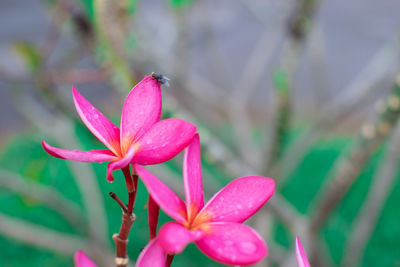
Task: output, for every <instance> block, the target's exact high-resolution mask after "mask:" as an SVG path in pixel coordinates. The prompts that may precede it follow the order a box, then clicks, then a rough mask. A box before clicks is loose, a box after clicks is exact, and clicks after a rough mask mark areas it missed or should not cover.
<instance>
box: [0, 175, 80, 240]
mask: <svg viewBox="0 0 400 267" xmlns="http://www.w3.org/2000/svg"><path fill="white" fill-rule="evenodd" d="M0 187H2V188H4V189H6V190H8V191H11V192H14V193H16V194H20V195H24V196H28V197H29V198H31V199H34V200H36V201H39V202H40V203H41V204H43V205H45V206H48V207H49V208H51V209H53V210H54V211H56V212H59V213H60V214H61V215H63V216H64V217H65V218H66V219H67V220H68V221H69V222H70V223H71V224H72V225H74V226H75V227H76V229H78V230H80V231H83V232H85V231H87V229H86V228H85V225H86V222H85V221H84V220H83V218H82V214H83V212H82V211H81V209H80V208H79V206H78V205H77V204H75V203H73V202H72V201H70V200H69V199H67V198H65V197H64V196H63V195H62V194H61V193H59V192H57V191H56V190H55V189H53V188H51V187H50V186H46V185H42V184H39V183H35V182H33V181H32V180H28V179H26V178H23V177H21V176H20V175H18V174H16V173H13V172H10V171H6V170H3V169H0ZM77 226H78V227H77Z"/></svg>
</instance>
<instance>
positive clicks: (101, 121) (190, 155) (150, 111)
mask: <svg viewBox="0 0 400 267" xmlns="http://www.w3.org/2000/svg"><path fill="white" fill-rule="evenodd" d="M166 81H167V79H166V78H165V77H164V76H162V75H160V74H155V73H152V74H151V75H150V76H146V77H144V79H143V80H142V81H140V82H139V83H138V84H137V85H136V86H135V87H134V88H133V89H132V90H131V92H130V93H129V94H128V96H127V98H126V100H125V103H124V106H123V108H122V115H121V123H120V127H117V126H116V125H115V124H113V123H112V122H111V121H110V120H109V119H107V118H106V117H105V116H104V115H103V114H102V113H101V112H100V111H98V110H97V109H96V108H95V107H94V106H93V105H92V104H90V102H89V101H88V100H86V99H85V98H84V97H83V96H82V95H81V94H80V93H79V92H78V91H77V90H76V89H75V88H74V87H73V89H72V96H73V99H74V103H75V107H76V110H77V112H78V114H79V116H80V117H81V119H82V121H83V122H84V124H85V125H86V126H87V127H88V129H89V130H90V131H91V132H92V133H93V134H94V135H95V136H96V137H97V138H98V139H99V140H100V141H101V142H102V143H103V144H104V145H105V146H106V147H107V149H102V150H90V151H78V150H66V149H61V148H56V147H53V146H51V145H49V144H48V143H46V142H45V141H43V142H42V145H43V148H44V149H45V150H46V151H47V152H48V153H49V154H50V155H52V156H54V157H57V158H61V159H67V160H73V161H81V162H104V161H109V162H110V163H108V165H107V173H106V179H107V181H109V182H112V181H113V180H114V177H113V171H115V170H119V169H120V170H122V173H123V174H124V177H125V182H126V187H127V193H128V202H127V205H125V204H124V202H123V201H122V200H121V199H120V198H119V197H118V196H116V194H115V193H113V192H111V193H110V196H111V197H112V198H113V199H114V200H115V201H116V202H117V203H118V204H119V206H120V207H121V209H122V211H123V216H122V223H121V227H120V231H119V233H116V234H114V235H113V240H114V242H115V251H116V252H115V254H116V257H115V263H116V265H117V266H127V265H128V263H129V260H128V252H127V243H128V237H129V233H130V230H131V228H132V226H133V223H134V221H135V219H136V216H135V214H134V213H133V210H134V205H135V199H136V195H137V185H138V178H141V179H142V181H143V183H144V184H145V186H146V188H147V191H148V192H149V200H148V223H149V224H148V227H149V233H150V235H149V236H150V237H149V243H148V245H147V246H146V247H145V248H144V250H143V251H142V253H141V254H140V255H139V258H138V259H137V262H136V266H138V267H143V266H149V267H150V266H152V267H157V266H170V265H171V263H172V260H173V258H174V255H176V254H179V253H181V252H182V251H183V250H184V248H185V247H186V245H187V244H189V243H192V242H193V243H195V244H196V245H197V247H198V248H199V249H200V250H201V251H202V252H203V253H204V254H205V255H207V256H208V257H210V258H212V259H213V260H216V261H218V262H220V263H224V264H228V265H248V264H254V263H257V262H259V261H260V260H262V259H263V258H264V257H266V256H267V254H268V249H267V246H266V243H265V241H264V240H263V239H262V238H261V236H260V235H259V234H258V233H257V232H256V231H255V230H254V229H252V228H251V227H249V226H247V225H245V224H243V223H244V222H245V221H246V220H247V219H248V218H250V217H251V216H252V215H253V214H255V213H256V212H257V211H258V210H259V209H260V208H261V207H262V206H263V205H264V204H265V203H266V202H267V201H268V199H270V198H271V197H272V195H273V193H274V189H275V183H274V181H273V180H272V179H270V178H266V177H261V176H246V177H241V178H238V179H235V180H233V181H232V182H231V183H229V184H228V185H227V186H225V187H224V188H222V189H221V190H220V191H219V192H218V193H217V194H215V196H214V197H212V198H211V199H210V200H209V201H208V202H207V203H206V204H205V203H204V192H203V185H202V183H203V182H202V174H201V162H200V161H201V152H200V136H199V135H198V134H196V126H194V125H193V124H191V123H190V122H187V121H184V120H181V119H176V118H169V119H165V120H160V117H161V106H162V97H161V85H162V84H164V83H165V82H166ZM183 150H185V153H184V160H183V184H184V189H185V201H183V200H182V199H180V198H179V197H178V195H177V194H176V193H174V192H173V191H172V190H171V189H170V188H169V187H168V186H167V185H165V184H164V183H163V182H162V181H161V180H160V179H159V178H157V177H156V176H154V175H153V174H152V173H150V172H149V171H148V170H146V169H145V168H144V167H143V166H144V165H151V164H159V163H162V162H165V161H168V160H170V159H171V158H173V157H174V156H176V155H177V154H178V153H180V152H181V151H183ZM131 165H132V168H131ZM160 208H161V209H162V210H163V211H164V212H165V213H166V214H167V215H169V216H170V217H171V218H172V219H174V220H175V221H172V222H168V223H166V224H164V225H163V226H162V227H161V228H160V230H159V231H158V233H157V225H158V216H159V211H160ZM296 244H297V243H296ZM94 261H95V259H94V260H91V259H90V258H89V257H88V256H87V255H86V254H85V253H84V252H83V251H77V252H76V254H75V255H74V262H75V266H78V267H93V266H96V264H95V263H94ZM304 266H306V265H304Z"/></svg>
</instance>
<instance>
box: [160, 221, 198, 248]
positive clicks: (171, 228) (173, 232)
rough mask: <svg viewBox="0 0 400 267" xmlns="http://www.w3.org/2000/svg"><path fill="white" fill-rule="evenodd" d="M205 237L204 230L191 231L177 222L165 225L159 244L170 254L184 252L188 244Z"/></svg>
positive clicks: (162, 228) (161, 230) (161, 231)
mask: <svg viewBox="0 0 400 267" xmlns="http://www.w3.org/2000/svg"><path fill="white" fill-rule="evenodd" d="M203 235H204V232H203V231H202V230H196V231H190V230H188V229H186V228H185V227H184V226H183V225H181V224H179V223H177V222H169V223H166V224H164V225H163V226H162V227H161V229H160V231H159V233H158V237H157V238H158V242H159V243H160V246H161V247H162V248H163V250H164V251H165V252H167V253H168V254H177V253H180V252H182V251H183V249H184V248H185V247H186V245H187V244H189V243H191V242H194V241H196V240H198V239H199V238H201V237H202V236H203Z"/></svg>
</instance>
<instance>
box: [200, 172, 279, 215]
mask: <svg viewBox="0 0 400 267" xmlns="http://www.w3.org/2000/svg"><path fill="white" fill-rule="evenodd" d="M274 190H275V182H274V180H272V179H270V178H266V177H261V176H246V177H241V178H238V179H236V180H234V181H232V182H230V183H229V184H228V185H227V186H225V187H224V188H222V189H221V190H220V191H219V192H218V193H217V194H215V195H214V196H213V198H212V199H211V200H210V201H209V202H208V203H207V204H206V205H205V206H204V208H203V209H202V210H201V211H200V213H199V215H198V217H197V218H199V219H201V220H203V218H208V221H214V222H244V221H245V220H247V219H248V218H249V217H251V216H252V215H253V214H254V213H256V212H257V211H258V210H259V209H260V208H261V207H262V206H263V205H264V204H265V202H267V201H268V199H269V198H270V197H271V196H272V195H273V194H274ZM197 218H196V219H197Z"/></svg>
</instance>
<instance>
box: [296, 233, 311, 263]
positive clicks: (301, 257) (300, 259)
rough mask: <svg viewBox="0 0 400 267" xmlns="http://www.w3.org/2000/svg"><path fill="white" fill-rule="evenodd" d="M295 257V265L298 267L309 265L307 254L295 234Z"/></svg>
mask: <svg viewBox="0 0 400 267" xmlns="http://www.w3.org/2000/svg"><path fill="white" fill-rule="evenodd" d="M296 259H297V265H298V266H299V267H310V263H309V262H308V259H307V255H306V253H305V251H304V248H303V246H302V245H301V242H300V239H299V237H298V236H296Z"/></svg>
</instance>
